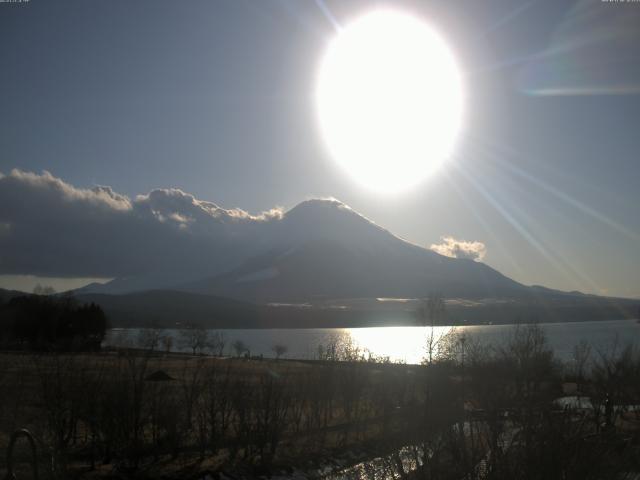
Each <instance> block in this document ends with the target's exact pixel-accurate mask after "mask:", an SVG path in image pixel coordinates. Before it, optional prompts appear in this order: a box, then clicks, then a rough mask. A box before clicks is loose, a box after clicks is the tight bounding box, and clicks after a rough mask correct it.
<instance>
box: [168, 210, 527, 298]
mask: <svg viewBox="0 0 640 480" xmlns="http://www.w3.org/2000/svg"><path fill="white" fill-rule="evenodd" d="M273 226H274V227H275V228H273V229H272V231H270V232H269V235H270V238H269V241H268V242H267V244H268V245H269V248H266V249H265V250H264V251H263V252H261V253H260V254H258V255H255V256H252V257H250V258H248V259H246V260H245V261H244V262H242V263H241V264H240V265H238V266H237V267H236V268H233V269H231V270H230V271H228V272H226V273H224V274H221V275H216V276H212V277H210V278H207V279H203V280H200V281H197V282H192V283H188V284H185V285H182V286H181V287H180V288H181V289H183V290H186V291H192V292H198V293H204V294H216V295H222V296H228V297H233V298H240V299H244V300H250V301H253V302H259V303H265V302H303V301H311V300H321V299H331V298H355V297H401V298H414V297H424V296H426V295H427V294H429V293H431V292H438V293H440V294H442V295H444V296H445V297H464V298H484V297H509V298H512V297H520V296H522V295H526V294H527V292H528V288H527V287H525V286H523V285H521V284H519V283H517V282H515V281H513V280H511V279H509V278H507V277H505V276H504V275H502V274H501V273H499V272H497V271H496V270H494V269H492V268H491V267H489V266H487V265H485V264H483V263H479V262H475V261H472V260H468V259H455V258H449V257H445V256H442V255H439V254H438V253H435V252H433V251H431V250H428V249H425V248H422V247H418V246H416V245H413V244H411V243H409V242H406V241H405V240H402V239H401V238H398V237H397V236H395V235H393V234H392V233H390V232H389V231H387V230H385V229H383V228H381V227H379V226H377V225H375V224H374V223H372V222H371V221H369V220H368V219H366V218H365V217H363V216H362V215H359V214H358V213H356V212H355V211H353V210H352V209H350V208H349V207H347V206H346V205H344V204H343V203H340V202H338V201H335V200H309V201H306V202H303V203H301V204H299V205H298V206H296V207H295V208H293V209H292V210H290V211H289V212H287V213H286V214H285V215H284V216H283V217H282V219H280V220H279V221H278V223H277V224H274V225H273Z"/></svg>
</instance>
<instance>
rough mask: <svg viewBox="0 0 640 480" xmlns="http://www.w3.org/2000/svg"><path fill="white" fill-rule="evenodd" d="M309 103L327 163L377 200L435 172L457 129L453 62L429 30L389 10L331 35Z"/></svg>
mask: <svg viewBox="0 0 640 480" xmlns="http://www.w3.org/2000/svg"><path fill="white" fill-rule="evenodd" d="M315 100H316V104H317V105H316V106H317V111H318V117H319V123H320V131H321V134H322V137H323V138H324V141H325V142H326V144H327V146H328V149H329V152H330V154H331V156H332V157H333V158H334V159H335V160H336V161H337V162H338V163H339V164H340V165H341V166H342V167H344V168H345V169H346V171H347V172H348V173H349V174H351V176H352V177H353V178H354V179H355V180H356V181H357V182H358V183H360V184H362V185H363V186H365V187H368V188H371V189H374V190H377V191H380V192H398V191H402V190H405V189H408V188H410V187H412V186H415V185H416V184H418V183H420V182H421V181H422V180H424V179H425V178H426V177H428V176H429V175H430V174H431V173H433V172H434V171H436V170H437V169H438V168H439V167H440V166H441V164H442V163H443V162H444V161H446V160H447V158H449V156H450V155H451V152H452V148H453V145H454V142H455V139H456V137H457V135H458V132H459V130H460V126H461V122H462V110H463V108H462V107H463V105H462V103H463V92H462V81H461V75H460V73H459V70H458V66H457V64H456V62H455V59H454V56H453V54H452V53H451V51H450V49H449V48H448V46H447V44H446V43H445V42H444V41H443V39H442V38H441V37H440V36H439V35H438V34H437V33H436V32H435V31H434V30H433V29H432V28H431V27H430V26H429V25H427V24H426V23H424V22H423V21H421V20H420V19H418V18H417V17H415V16H412V15H409V14H407V13H403V12H400V11H395V10H377V11H373V12H371V13H368V14H366V15H364V16H362V17H359V18H358V19H356V20H355V21H353V22H352V23H351V24H349V25H346V26H345V27H344V28H343V29H341V30H340V31H339V32H338V33H337V34H336V36H335V37H334V38H333V39H332V41H331V42H330V44H329V46H328V48H327V51H326V53H325V55H324V57H323V59H322V61H321V64H320V70H319V74H318V80H317V88H316V98H315Z"/></svg>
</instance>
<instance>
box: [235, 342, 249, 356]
mask: <svg viewBox="0 0 640 480" xmlns="http://www.w3.org/2000/svg"><path fill="white" fill-rule="evenodd" d="M231 347H232V348H233V350H234V351H235V352H236V356H237V357H240V356H242V354H243V353H245V352H247V351H248V350H249V348H248V347H247V345H246V344H245V343H244V342H243V341H242V340H236V341H235V342H233V344H232V345H231Z"/></svg>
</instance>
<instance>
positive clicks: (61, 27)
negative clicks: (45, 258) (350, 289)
mask: <svg viewBox="0 0 640 480" xmlns="http://www.w3.org/2000/svg"><path fill="white" fill-rule="evenodd" d="M382 7H385V8H386V7H390V8H394V9H399V10H402V11H406V12H409V13H411V14H413V15H417V16H418V17H419V18H421V19H423V20H424V21H426V22H428V23H429V24H430V25H432V26H433V27H434V28H435V29H436V30H437V31H438V32H439V33H440V35H441V36H442V37H443V38H444V39H445V41H446V42H447V44H448V45H449V47H450V49H451V50H452V52H453V53H454V56H455V58H456V60H457V63H458V65H459V67H460V69H461V71H462V75H463V83H464V112H465V113H464V120H463V127H462V131H461V133H460V135H459V138H458V140H457V142H456V145H455V146H454V149H453V154H452V158H450V159H449V161H448V162H447V163H446V164H445V165H444V166H443V167H442V168H441V169H440V170H439V171H438V172H437V173H436V174H434V175H433V176H431V177H430V178H428V179H426V180H425V181H423V182H420V183H419V184H418V185H417V186H415V187H413V188H411V189H408V190H406V191H402V192H400V193H395V194H392V195H389V194H381V193H379V192H375V191H371V190H368V189H366V188H363V187H362V186H360V185H359V184H357V183H356V182H354V181H353V179H352V178H350V177H349V175H347V174H346V172H345V171H344V170H343V169H342V168H341V167H340V166H339V165H337V164H336V162H335V161H334V160H333V159H332V158H331V155H330V154H329V152H328V150H327V148H326V145H324V144H323V141H322V138H321V135H320V133H319V126H318V119H317V112H316V109H315V104H314V97H313V95H314V88H315V81H316V78H317V74H318V65H319V62H320V60H321V58H322V56H323V53H324V51H325V49H326V47H327V45H328V42H330V40H331V39H332V38H333V36H334V35H335V34H336V26H338V27H339V26H340V25H343V24H345V23H347V22H349V21H350V20H352V19H354V18H357V17H358V16H359V15H362V14H364V13H366V12H368V11H371V10H372V9H376V8H382ZM639 24H640V3H631V2H630V3H625V2H602V1H600V0H588V1H584V0H582V1H579V2H568V1H567V2H564V1H556V2H544V1H526V2H518V1H511V0H510V1H493V0H469V1H465V0H460V1H456V2H450V1H430V2H427V1H424V2H421V1H400V0H396V1H392V0H389V1H374V0H369V1H364V0H358V1H356V0H341V1H331V0H324V1H323V0H259V1H249V0H230V1H224V0H215V1H214V0H186V1H185V0H181V1H177V0H173V1H169V0H138V1H135V2H133V1H125V0H106V1H100V2H98V1H91V0H90V1H87V0H77V1H73V0H59V1H43V0H29V1H23V2H18V3H0V66H1V68H0V172H1V173H2V174H3V175H4V178H2V177H0V200H3V199H4V200H3V201H4V205H0V238H1V237H2V235H5V236H6V235H7V232H9V233H10V229H11V222H12V221H14V220H11V221H10V219H15V218H16V216H17V215H27V214H30V215H31V214H32V213H28V212H33V209H34V208H37V207H36V206H37V205H38V204H37V203H35V200H33V198H31V197H29V196H30V195H31V194H32V190H28V189H23V190H20V188H18V187H17V186H16V185H15V184H16V182H19V181H22V182H23V183H24V184H26V183H29V182H30V183H29V185H32V186H33V185H34V182H36V183H37V182H41V183H42V182H43V181H44V180H46V181H47V182H49V183H48V185H54V184H55V185H58V186H57V187H55V188H58V189H62V190H64V191H67V190H65V189H66V188H67V187H66V186H73V187H74V188H77V189H79V190H77V191H91V190H83V189H91V188H92V187H94V186H96V185H101V186H109V187H110V189H109V190H106V189H105V190H103V191H101V192H100V193H99V194H98V196H99V197H100V198H99V201H100V202H111V203H113V202H116V203H117V202H119V201H120V199H121V197H120V196H122V198H124V197H126V198H128V199H135V198H136V196H137V195H146V194H148V193H149V192H151V191H152V190H154V189H158V188H175V189H180V190H181V191H183V192H187V193H188V194H191V195H193V196H194V197H195V198H197V199H200V200H206V201H210V202H214V203H215V204H216V205H219V206H221V207H224V208H225V209H236V208H237V209H242V210H244V211H247V212H250V213H251V214H254V215H258V214H260V212H263V211H267V210H269V209H271V208H273V207H282V208H284V209H285V210H286V209H287V208H291V207H293V206H295V205H296V204H297V203H299V202H300V201H303V200H305V199H309V198H315V197H335V198H337V199H339V200H341V201H342V202H344V203H346V204H348V205H349V206H351V207H352V208H353V209H354V210H356V211H358V212H360V213H361V214H363V215H364V216H366V217H367V218H369V219H371V220H372V221H374V222H376V223H377V224H379V225H381V226H383V227H384V228H387V229H388V230H390V231H392V232H393V233H395V234H396V235H399V236H401V237H402V238H405V239H407V240H408V241H410V242H413V243H415V244H418V245H422V246H425V247H426V248H429V247H430V246H432V245H434V246H438V247H437V248H444V247H443V245H444V246H445V247H446V245H448V244H449V243H450V242H451V241H454V242H460V245H467V244H470V245H479V244H482V255H483V256H482V261H484V262H486V263H487V264H488V265H490V266H492V267H494V268H496V269H497V270H499V271H501V272H502V273H504V274H505V275H507V276H509V277H511V278H513V279H515V280H517V281H520V282H522V283H525V284H538V285H545V286H548V287H552V288H558V289H562V290H580V291H583V292H589V293H598V294H606V295H616V296H625V297H640V253H639V252H638V247H639V246H640V214H639V212H638V206H639V205H640V189H639V188H638V180H639V179H640V160H639V158H638V152H639V151H640V135H638V132H639V131H640V61H639V60H640V29H638V28H637V25H639ZM634 26H635V28H634ZM13 169H19V170H20V172H22V173H19V174H17V176H14V177H12V178H11V179H10V178H9V175H10V172H11V171H12V170H13ZM43 171H47V172H50V174H51V177H44V176H43V175H45V174H43ZM25 172H31V173H33V174H36V177H29V176H25V175H26V173H25ZM51 178H53V179H60V181H61V182H63V184H64V185H65V187H61V186H60V184H58V183H55V181H54V180H51ZM3 179H4V180H5V182H4V184H3V183H2V182H1V181H2V180H3ZM43 179H44V180H43ZM47 179H48V180H47ZM8 180H11V181H12V182H13V183H11V182H9V181H8ZM25 182H26V183H25ZM45 183H46V182H45ZM14 187H15V188H14ZM3 188H4V192H3V191H2V189H3ZM52 188H53V187H52ZM62 190H61V191H62ZM74 192H76V190H74ZM73 195H76V196H78V195H81V194H78V193H77V192H76V193H73ZM82 195H84V194H82ZM38 198H40V197H38ZM42 198H45V197H42ZM114 199H115V200H114ZM40 200H42V199H40ZM152 200H153V198H146V199H145V200H144V202H142V203H145V202H146V203H151V201H152ZM44 201H46V199H45V200H44ZM89 201H94V200H89ZM30 202H32V203H33V205H36V206H34V207H33V208H30V209H26V207H25V208H24V209H23V208H22V205H23V204H25V205H31V203H30ZM40 205H42V204H40ZM41 211H42V212H46V208H44V207H42V209H41ZM43 215H44V214H43ZM79 218H80V217H79ZM50 228H51V229H53V230H55V229H56V228H60V226H59V225H56V224H51V225H50ZM53 230H52V231H53ZM41 234H42V239H41V242H42V245H41V248H42V249H43V250H44V251H46V248H47V247H46V238H47V235H48V233H47V232H41ZM464 242H466V243H464ZM0 243H1V242H0ZM158 248H160V247H158ZM452 251H454V252H455V251H456V249H455V248H454V249H452ZM19 255H24V253H20V254H19ZM17 256H18V253H17V250H16V251H13V250H11V248H3V251H1V252H0V287H4V288H21V289H30V288H32V285H33V284H34V283H36V282H42V283H45V284H50V285H53V286H54V287H55V288H57V289H59V290H64V289H65V288H70V287H73V286H77V285H80V284H83V283H87V282H89V281H92V279H94V278H97V277H99V278H104V277H105V276H106V275H105V270H104V269H101V268H97V267H96V268H95V269H94V270H92V269H91V267H90V265H89V264H87V265H88V266H87V268H82V269H78V270H75V271H69V270H68V269H64V268H62V267H61V268H60V269H59V271H54V270H51V269H49V270H47V271H44V270H43V269H42V268H39V267H38V265H37V262H35V261H32V262H29V261H26V260H25V261H23V262H18V261H14V260H15V259H16V258H17ZM80 270H82V271H80ZM112 273H114V272H109V274H110V275H111V274H112ZM116 273H117V272H116ZM34 275H35V277H34ZM45 275H46V277H53V278H43V276H45ZM61 277H65V278H64V279H63V278H61Z"/></svg>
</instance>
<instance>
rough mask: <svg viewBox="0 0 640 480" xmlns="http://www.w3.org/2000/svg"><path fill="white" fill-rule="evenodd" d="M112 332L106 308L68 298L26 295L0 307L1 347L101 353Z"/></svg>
mask: <svg viewBox="0 0 640 480" xmlns="http://www.w3.org/2000/svg"><path fill="white" fill-rule="evenodd" d="M107 328H108V321H107V317H106V315H105V314H104V312H103V310H102V308H100V306H99V305H96V304H94V303H90V304H80V303H78V302H77V301H76V300H75V299H74V298H73V297H72V296H68V295H60V296H59V295H49V294H47V295H35V294H34V295H23V296H17V297H13V298H11V299H9V300H8V301H7V302H6V303H4V304H2V305H0V343H1V344H2V345H3V346H4V348H10V349H27V350H58V351H69V350H98V349H100V345H101V343H102V340H103V339H104V336H105V333H106V330H107Z"/></svg>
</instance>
